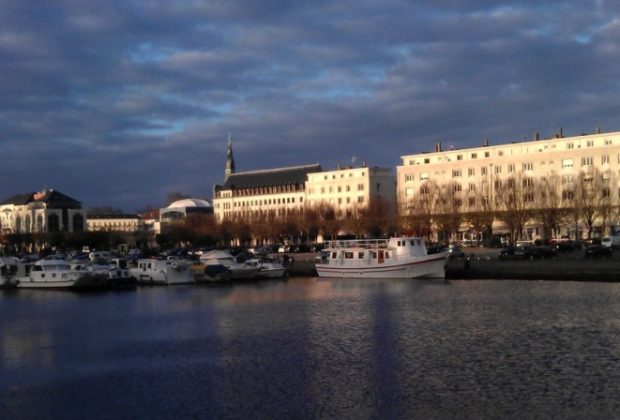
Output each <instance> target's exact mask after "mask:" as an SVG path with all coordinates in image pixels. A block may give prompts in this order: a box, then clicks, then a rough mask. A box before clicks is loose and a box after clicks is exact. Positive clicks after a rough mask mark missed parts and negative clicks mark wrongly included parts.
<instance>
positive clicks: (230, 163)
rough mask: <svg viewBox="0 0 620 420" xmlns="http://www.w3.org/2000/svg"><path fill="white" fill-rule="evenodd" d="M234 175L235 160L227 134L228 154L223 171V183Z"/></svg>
mask: <svg viewBox="0 0 620 420" xmlns="http://www.w3.org/2000/svg"><path fill="white" fill-rule="evenodd" d="M234 173H235V158H234V157H233V150H232V140H231V138H230V133H228V153H227V155H226V170H225V171H224V181H226V180H228V177H229V176H230V175H232V174H234Z"/></svg>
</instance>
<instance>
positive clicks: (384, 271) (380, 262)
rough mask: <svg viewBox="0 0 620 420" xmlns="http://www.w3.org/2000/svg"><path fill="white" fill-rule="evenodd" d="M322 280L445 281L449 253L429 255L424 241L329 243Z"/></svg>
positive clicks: (319, 270) (318, 265) (320, 264)
mask: <svg viewBox="0 0 620 420" xmlns="http://www.w3.org/2000/svg"><path fill="white" fill-rule="evenodd" d="M325 251H326V252H325V253H324V256H323V258H322V259H321V261H318V262H317V263H316V271H317V273H318V275H319V277H335V278H343V277H352V278H399V279H410V278H419V277H427V278H445V266H446V262H447V259H448V255H449V254H448V252H441V253H438V254H430V255H429V254H428V253H427V252H426V246H425V245H424V239H422V238H411V237H398V238H390V239H361V240H343V241H327V242H326V243H325Z"/></svg>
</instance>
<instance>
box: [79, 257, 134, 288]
mask: <svg viewBox="0 0 620 420" xmlns="http://www.w3.org/2000/svg"><path fill="white" fill-rule="evenodd" d="M72 268H73V269H74V270H88V271H90V272H91V273H93V275H95V276H98V277H99V278H100V279H101V281H102V282H103V283H105V284H106V285H107V286H108V287H111V288H127V287H135V285H136V279H135V278H134V277H133V276H132V274H131V272H130V270H129V267H128V261H127V260H126V259H124V258H113V259H111V260H110V261H107V260H103V259H101V258H99V259H95V260H94V261H93V262H92V263H87V264H82V263H77V264H72Z"/></svg>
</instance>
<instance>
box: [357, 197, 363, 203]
mask: <svg viewBox="0 0 620 420" xmlns="http://www.w3.org/2000/svg"><path fill="white" fill-rule="evenodd" d="M357 202H358V203H360V204H361V203H363V202H364V196H359V197H357Z"/></svg>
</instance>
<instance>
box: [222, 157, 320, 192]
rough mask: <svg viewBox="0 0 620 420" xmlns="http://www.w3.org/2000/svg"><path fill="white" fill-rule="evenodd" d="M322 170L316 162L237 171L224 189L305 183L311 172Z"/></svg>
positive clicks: (230, 177) (229, 178) (227, 181)
mask: <svg viewBox="0 0 620 420" xmlns="http://www.w3.org/2000/svg"><path fill="white" fill-rule="evenodd" d="M321 171H322V169H321V165H320V164H318V163H314V164H311V165H301V166H291V167H287V168H276V169H264V170H260V171H250V172H237V173H234V174H231V175H230V176H229V177H228V179H227V180H226V182H225V183H224V185H223V186H222V189H225V190H226V189H241V188H254V187H267V186H272V185H291V184H301V185H303V184H304V183H305V182H306V178H307V175H308V174H309V173H312V172H321Z"/></svg>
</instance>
